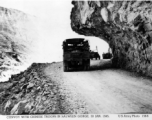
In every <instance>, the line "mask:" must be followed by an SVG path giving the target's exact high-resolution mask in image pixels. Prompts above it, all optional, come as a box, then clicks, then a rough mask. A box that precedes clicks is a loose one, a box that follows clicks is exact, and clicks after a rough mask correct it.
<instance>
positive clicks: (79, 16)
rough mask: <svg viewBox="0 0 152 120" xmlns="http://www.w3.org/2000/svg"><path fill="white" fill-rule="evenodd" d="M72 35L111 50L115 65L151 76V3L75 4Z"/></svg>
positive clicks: (81, 2)
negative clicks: (99, 41) (88, 38)
mask: <svg viewBox="0 0 152 120" xmlns="http://www.w3.org/2000/svg"><path fill="white" fill-rule="evenodd" d="M72 4H73V5H74V7H73V8H72V11H71V27H72V29H73V31H75V32H77V33H79V34H82V35H86V36H96V37H99V38H101V39H103V40H105V41H106V42H107V43H108V44H109V46H110V47H111V48H112V52H113V56H114V57H113V65H114V66H115V67H120V68H125V69H129V70H132V71H135V72H138V73H140V74H144V75H147V76H152V74H151V73H152V64H151V62H152V17H151V14H152V2H151V1H72Z"/></svg>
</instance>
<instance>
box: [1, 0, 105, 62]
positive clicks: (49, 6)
mask: <svg viewBox="0 0 152 120" xmlns="http://www.w3.org/2000/svg"><path fill="white" fill-rule="evenodd" d="M0 6H2V7H6V8H13V9H17V10H20V11H23V12H25V13H28V14H30V15H33V16H36V17H38V18H40V19H41V21H43V23H44V26H43V28H44V29H43V31H42V32H43V35H44V37H43V38H44V39H43V40H42V41H38V42H39V44H40V48H39V49H40V50H39V55H40V56H41V58H40V59H42V61H45V60H46V61H50V62H52V61H62V59H63V58H62V56H63V52H62V42H63V41H64V40H65V39H67V38H77V37H79V38H81V37H82V38H86V39H87V40H89V42H90V48H91V50H95V49H96V46H97V47H98V52H99V54H100V55H102V53H103V52H107V51H108V44H107V43H106V42H105V41H103V40H102V39H99V38H96V37H86V36H83V35H78V34H77V33H75V32H74V31H72V29H71V26H70V22H71V21H70V13H71V9H72V7H73V6H72V4H71V0H0ZM44 53H45V54H44Z"/></svg>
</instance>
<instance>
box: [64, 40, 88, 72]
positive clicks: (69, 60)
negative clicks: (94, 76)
mask: <svg viewBox="0 0 152 120" xmlns="http://www.w3.org/2000/svg"><path fill="white" fill-rule="evenodd" d="M89 68H90V46H89V42H88V40H85V39H84V38H71V39H66V40H65V41H63V69H64V71H65V72H66V71H69V70H72V69H82V70H89Z"/></svg>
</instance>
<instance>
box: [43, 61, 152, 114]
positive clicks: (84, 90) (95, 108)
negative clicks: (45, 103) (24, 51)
mask: <svg viewBox="0 0 152 120" xmlns="http://www.w3.org/2000/svg"><path fill="white" fill-rule="evenodd" d="M110 65H111V63H110V61H108V60H102V61H99V60H98V61H95V60H94V61H91V70H90V71H71V72H63V66H62V62H61V63H58V64H53V65H51V66H49V67H47V68H46V69H45V73H46V75H47V76H48V77H49V78H50V79H51V80H54V81H55V82H56V84H57V85H58V86H59V89H60V93H61V95H60V96H59V97H60V99H61V103H60V104H61V109H62V111H63V113H74V114H77V113H79V114H84V113H89V114H115V113H116V114H119V113H128V114H142V113H152V80H151V79H148V78H145V77H141V76H139V75H136V74H134V73H131V72H127V71H124V70H120V69H112V68H110Z"/></svg>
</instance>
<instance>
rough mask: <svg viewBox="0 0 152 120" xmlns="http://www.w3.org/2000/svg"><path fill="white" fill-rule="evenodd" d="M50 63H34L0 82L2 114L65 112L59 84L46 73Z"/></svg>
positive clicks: (0, 109) (0, 108)
mask: <svg viewBox="0 0 152 120" xmlns="http://www.w3.org/2000/svg"><path fill="white" fill-rule="evenodd" d="M52 64H53V63H52ZM50 65H51V64H49V63H46V64H38V63H37V64H36V63H33V64H32V65H31V67H29V68H28V69H27V70H26V71H24V72H22V73H20V74H17V75H13V76H12V77H11V78H10V79H9V81H7V82H4V83H0V114H4V115H6V114H8V115H10V114H11V115H15V114H18V115H19V114H59V113H63V111H62V112H61V105H60V104H61V103H60V102H61V101H60V94H59V89H58V86H57V85H56V83H55V82H54V81H53V80H51V79H50V78H48V76H46V74H45V73H44V69H45V68H46V67H47V66H50ZM50 72H51V71H50Z"/></svg>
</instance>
